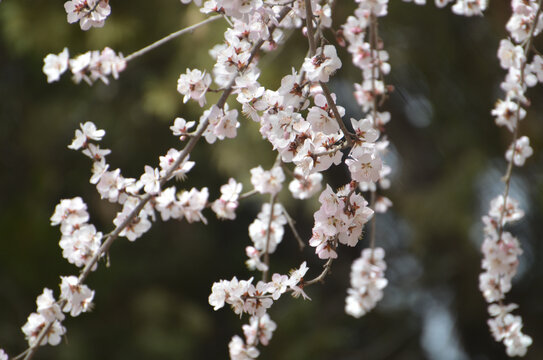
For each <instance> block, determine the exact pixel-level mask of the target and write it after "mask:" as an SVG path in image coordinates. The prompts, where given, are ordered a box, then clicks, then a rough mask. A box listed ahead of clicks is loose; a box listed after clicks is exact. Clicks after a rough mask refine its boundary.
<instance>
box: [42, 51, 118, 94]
mask: <svg viewBox="0 0 543 360" xmlns="http://www.w3.org/2000/svg"><path fill="white" fill-rule="evenodd" d="M43 62H44V65H43V73H44V74H45V75H47V82H49V83H51V82H55V81H58V80H59V79H60V76H61V75H62V74H64V72H66V70H68V68H70V71H71V72H72V74H73V76H72V80H73V81H74V82H75V83H77V84H79V83H80V82H81V80H84V81H85V82H86V83H87V84H89V85H92V84H93V83H94V82H95V81H96V80H102V81H103V82H104V83H105V84H109V79H108V76H110V75H111V76H113V78H115V79H117V78H118V77H119V73H120V72H121V71H123V70H124V69H125V68H126V60H125V59H124V57H123V55H122V54H116V53H115V51H113V50H112V49H110V48H108V47H106V48H104V50H102V51H98V50H96V51H87V52H86V53H84V54H81V55H79V56H77V57H76V58H73V59H70V58H69V54H68V49H67V48H64V50H63V51H62V52H61V53H60V54H58V55H55V54H49V55H47V56H46V57H45V58H44V59H43Z"/></svg>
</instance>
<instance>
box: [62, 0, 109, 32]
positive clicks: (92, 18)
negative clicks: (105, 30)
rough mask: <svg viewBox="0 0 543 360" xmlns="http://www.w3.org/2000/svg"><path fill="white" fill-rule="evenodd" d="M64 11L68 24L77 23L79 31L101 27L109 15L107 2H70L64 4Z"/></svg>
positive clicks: (102, 0)
mask: <svg viewBox="0 0 543 360" xmlns="http://www.w3.org/2000/svg"><path fill="white" fill-rule="evenodd" d="M64 10H66V13H67V15H68V22H69V23H70V24H73V23H76V22H78V21H79V26H81V30H89V29H90V28H91V27H98V28H100V27H102V26H104V22H105V20H106V18H107V17H108V16H109V14H111V7H110V6H109V0H70V1H66V2H65V3H64Z"/></svg>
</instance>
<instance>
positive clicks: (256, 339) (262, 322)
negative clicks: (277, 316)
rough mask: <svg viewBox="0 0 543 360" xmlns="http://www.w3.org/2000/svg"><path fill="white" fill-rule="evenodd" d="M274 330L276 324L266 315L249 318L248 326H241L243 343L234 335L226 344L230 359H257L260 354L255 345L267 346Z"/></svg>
mask: <svg viewBox="0 0 543 360" xmlns="http://www.w3.org/2000/svg"><path fill="white" fill-rule="evenodd" d="M276 328H277V324H276V323H275V322H274V321H273V320H272V319H270V316H269V315H268V314H264V315H262V316H261V317H258V316H251V318H250V319H249V324H246V325H243V334H244V335H245V341H244V340H243V339H242V338H241V337H239V336H237V335H236V336H234V337H233V338H232V340H231V341H230V343H229V344H228V349H229V351H230V358H231V359H233V360H245V359H255V358H257V357H258V355H259V354H260V352H259V351H258V349H257V348H256V345H257V344H259V343H260V344H262V345H264V346H267V345H268V344H269V342H270V340H271V338H272V335H273V332H274V331H275V329H276Z"/></svg>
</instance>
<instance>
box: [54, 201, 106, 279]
mask: <svg viewBox="0 0 543 360" xmlns="http://www.w3.org/2000/svg"><path fill="white" fill-rule="evenodd" d="M88 220H89V214H88V212H87V204H85V203H84V202H83V200H82V199H81V198H80V197H76V198H73V199H64V200H61V202H60V204H58V205H57V206H56V208H55V213H54V214H53V216H52V217H51V225H60V232H61V233H62V237H61V239H60V242H59V245H60V247H61V248H62V256H64V258H66V260H68V262H69V263H71V264H74V265H75V266H77V267H82V266H85V265H86V264H87V262H88V261H89V260H90V259H92V257H93V256H94V255H95V254H96V253H97V252H98V250H99V249H100V245H101V244H102V241H101V240H102V233H101V232H97V231H96V228H95V227H94V225H92V224H88V223H87V221H88ZM94 269H96V265H95V266H94V268H93V270H94Z"/></svg>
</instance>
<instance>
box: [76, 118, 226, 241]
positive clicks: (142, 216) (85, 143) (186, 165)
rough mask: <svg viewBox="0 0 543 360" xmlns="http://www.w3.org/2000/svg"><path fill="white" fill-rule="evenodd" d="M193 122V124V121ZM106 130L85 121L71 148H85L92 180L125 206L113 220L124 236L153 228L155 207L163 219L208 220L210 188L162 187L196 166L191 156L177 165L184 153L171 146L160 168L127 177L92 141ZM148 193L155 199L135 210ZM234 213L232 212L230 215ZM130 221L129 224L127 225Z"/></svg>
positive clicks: (105, 195)
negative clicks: (91, 165) (205, 215)
mask: <svg viewBox="0 0 543 360" xmlns="http://www.w3.org/2000/svg"><path fill="white" fill-rule="evenodd" d="M181 122H184V120H183V119H180V118H178V119H176V121H175V123H174V126H172V131H173V133H174V135H178V134H179V132H180V131H182V129H183V128H186V123H184V124H181ZM189 125H190V124H189ZM103 135H104V131H103V130H97V129H96V126H95V125H94V124H93V123H92V122H87V123H85V124H81V130H77V131H76V134H75V138H74V140H73V142H72V144H71V145H70V146H69V148H71V149H73V150H82V152H83V154H85V155H87V156H88V157H89V158H91V159H92V161H93V167H92V176H91V179H90V182H91V183H92V184H96V188H97V190H98V192H99V194H100V196H101V198H102V199H107V200H108V201H110V202H113V203H119V204H120V205H122V206H123V208H122V211H120V212H119V213H118V214H117V217H116V218H115V219H114V220H113V223H114V224H115V225H116V226H121V225H124V226H123V229H122V231H121V232H120V234H119V235H120V236H124V237H126V238H128V239H129V240H130V241H134V240H135V239H137V238H138V237H140V236H141V235H142V234H143V233H145V232H147V231H148V230H149V229H150V228H151V221H152V220H155V217H156V215H155V210H156V211H158V212H159V213H160V215H161V218H162V219H163V220H168V219H170V218H172V219H179V220H181V219H183V218H185V219H186V220H187V221H188V222H194V221H204V222H205V221H206V219H205V217H204V216H203V214H202V210H203V209H204V208H205V207H206V206H207V199H208V196H209V192H208V190H207V188H203V189H201V190H197V189H194V188H193V189H191V190H190V191H182V192H180V193H177V192H176V189H175V187H170V188H167V189H164V190H163V191H162V189H161V184H160V182H161V181H163V180H164V181H165V180H167V179H170V178H172V177H176V178H179V179H181V178H183V177H184V176H185V174H186V173H187V172H188V171H190V170H191V169H192V167H193V166H194V162H193V161H189V160H188V158H189V157H188V156H186V157H185V158H183V160H182V161H181V162H180V163H179V164H178V165H177V166H174V165H175V163H176V162H177V161H178V159H179V157H180V156H181V153H180V151H178V150H176V149H170V150H169V151H168V153H167V154H166V155H165V156H161V157H160V159H159V160H160V166H159V168H153V167H151V166H149V165H146V166H145V168H144V170H145V172H144V173H143V174H142V175H141V176H140V178H139V179H134V178H125V177H123V176H122V174H121V170H120V169H116V170H112V171H110V170H109V164H108V163H107V162H106V158H105V156H106V155H108V154H109V153H110V150H107V149H100V147H99V146H98V145H96V144H94V143H93V142H91V140H95V141H96V140H101V138H102V137H103ZM144 195H148V196H151V197H152V198H153V201H150V202H148V203H146V204H145V206H144V207H143V208H142V209H141V210H140V211H139V213H135V211H136V208H137V207H138V204H139V203H140V199H141V197H142V196H144ZM230 216H231V215H230ZM125 221H128V223H127V224H124V223H125Z"/></svg>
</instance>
